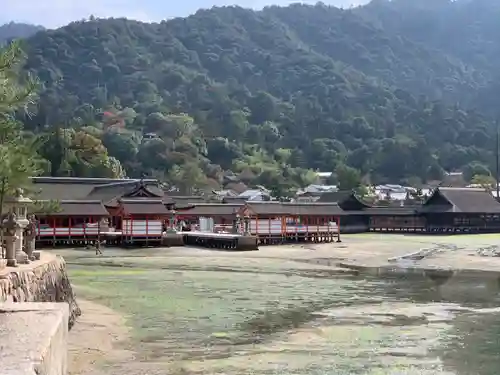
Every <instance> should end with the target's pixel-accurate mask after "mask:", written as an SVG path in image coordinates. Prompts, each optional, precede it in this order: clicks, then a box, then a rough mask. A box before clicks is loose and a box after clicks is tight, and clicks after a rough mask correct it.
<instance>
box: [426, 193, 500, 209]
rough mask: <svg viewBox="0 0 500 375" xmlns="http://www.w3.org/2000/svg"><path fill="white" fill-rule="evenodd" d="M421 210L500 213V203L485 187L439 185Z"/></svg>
mask: <svg viewBox="0 0 500 375" xmlns="http://www.w3.org/2000/svg"><path fill="white" fill-rule="evenodd" d="M421 211H422V212H463V213H486V214H488V213H494V214H500V203H498V202H497V200H496V199H495V198H494V197H493V195H491V194H490V193H489V192H488V191H487V190H485V189H477V188H448V187H439V188H437V189H436V190H435V191H434V193H433V194H432V195H431V196H430V197H429V199H427V201H426V202H425V203H424V205H423V206H422V209H421Z"/></svg>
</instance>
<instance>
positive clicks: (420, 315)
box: [57, 236, 500, 375]
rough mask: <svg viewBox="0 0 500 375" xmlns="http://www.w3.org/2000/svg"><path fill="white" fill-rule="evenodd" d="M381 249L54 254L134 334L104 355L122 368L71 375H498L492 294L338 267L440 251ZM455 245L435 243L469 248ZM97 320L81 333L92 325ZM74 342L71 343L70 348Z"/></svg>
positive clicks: (360, 244) (361, 242) (348, 243)
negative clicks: (119, 352)
mask: <svg viewBox="0 0 500 375" xmlns="http://www.w3.org/2000/svg"><path fill="white" fill-rule="evenodd" d="M378 238H379V237H377V236H348V237H347V239H346V240H344V243H343V244H330V245H326V246H325V245H319V246H318V245H316V246H281V247H269V248H266V247H263V248H262V250H261V251H259V252H242V253H227V252H219V251H209V250H202V249H189V248H168V249H140V250H118V249H105V251H104V255H103V256H99V257H98V256H96V255H95V253H94V252H92V251H91V250H77V249H67V250H57V252H58V253H59V254H61V255H63V256H64V257H65V259H66V261H67V263H68V270H69V274H70V278H71V281H72V283H73V284H74V286H75V290H76V293H77V298H79V299H81V300H82V301H89V302H91V303H92V304H96V305H102V306H106V308H109V309H111V310H112V311H115V312H116V313H117V314H120V315H121V316H123V319H124V322H125V324H126V326H127V327H128V329H129V335H124V336H123V338H122V339H121V340H117V341H116V343H114V344H113V345H114V346H115V349H116V350H122V351H126V353H129V354H130V356H129V357H127V358H126V359H125V357H123V356H122V357H120V356H115V357H113V356H110V357H108V358H103V359H102V360H99V361H95V363H93V364H90V365H89V368H88V372H87V373H86V372H85V371H83V370H81V369H80V370H79V372H78V374H96V375H97V374H99V375H100V374H103V375H104V374H113V375H114V374H123V373H127V374H130V375H135V374H137V375H139V374H165V373H169V374H254V375H255V374H256V375H259V374H263V375H264V374H266V375H267V374H310V375H313V374H339V375H340V374H394V375H396V374H398V375H399V374H411V375H413V374H415V375H416V374H419V375H421V374H424V375H425V374H460V375H462V374H463V375H472V374H474V375H490V374H491V375H494V374H495V375H496V374H497V369H498V368H500V356H499V354H500V345H498V343H499V342H500V309H497V307H498V306H500V297H499V294H498V286H497V287H496V289H495V288H493V289H492V288H491V287H488V284H487V283H486V284H485V283H482V282H480V281H477V282H473V283H471V282H470V280H469V281H467V280H452V281H450V282H449V283H447V284H445V285H437V284H436V283H435V282H434V281H432V280H430V279H426V278H421V277H391V278H388V277H386V278H375V277H370V276H364V275H355V274H352V273H350V272H348V271H347V270H345V269H339V268H337V267H336V266H335V264H336V263H337V262H338V261H342V260H345V259H346V257H347V254H350V256H351V258H352V259H355V258H357V259H362V260H364V261H365V260H366V259H368V258H369V259H371V261H373V260H374V258H373V256H375V255H377V254H378V256H380V255H381V254H382V255H383V256H384V257H385V258H387V257H389V256H394V255H395V254H396V253H398V252H399V253H401V252H409V251H410V250H413V249H415V248H418V247H419V246H424V245H425V246H426V244H427V243H431V242H432V241H436V240H435V238H434V239H432V240H427V239H426V238H424V237H419V238H414V237H407V238H404V237H402V236H400V237H398V238H396V237H395V236H393V237H384V239H380V240H378V241H379V242H378V243H377V239H378ZM464 239H465V237H455V238H451V239H450V238H441V239H439V241H441V243H448V244H449V243H453V241H455V242H456V243H461V244H464V243H465V244H466V245H464V246H465V247H466V248H469V247H471V246H472V245H471V244H472V243H473V242H474V241H470V240H464ZM469 241H470V244H469ZM483 241H485V242H488V241H490V242H492V241H493V240H492V238H490V237H488V238H485V237H483ZM495 241H496V239H495ZM474 243H475V244H476V245H477V243H478V241H477V238H476V241H475V242H474ZM328 246H330V248H329V247H328ZM460 246H462V245H460ZM335 247H336V251H334V250H333V248H335ZM395 247H399V250H398V249H395ZM370 248H376V249H377V251H375V250H373V251H371V252H369V249H370ZM468 251H469V250H468ZM370 257H372V258H370ZM450 290H452V291H453V292H450ZM84 315H85V311H84ZM94 315H95V316H92V317H88V320H90V321H93V322H94V323H95V324H99V319H100V316H99V313H97V312H96V313H95V314H94ZM81 331H82V330H80V331H78V330H77V331H76V332H75V333H73V332H72V333H71V334H70V335H73V340H74V341H78V337H75V336H78V335H81V334H82V332H81ZM96 345H97V344H96ZM89 346H91V343H89ZM75 356H78V350H75ZM71 370H72V369H71V368H70V371H71ZM73 373H74V374H76V373H77V372H75V371H74V372H73Z"/></svg>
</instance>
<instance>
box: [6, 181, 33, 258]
mask: <svg viewBox="0 0 500 375" xmlns="http://www.w3.org/2000/svg"><path fill="white" fill-rule="evenodd" d="M32 203H33V201H32V200H31V199H29V198H25V197H23V190H22V189H17V190H16V194H15V195H14V196H13V197H7V199H6V200H5V205H6V207H8V208H9V211H10V212H11V213H13V214H14V215H10V217H11V219H12V218H14V220H15V222H16V232H15V236H16V241H15V244H14V251H15V259H16V260H17V262H18V263H29V258H28V255H27V254H26V253H25V252H24V251H23V244H24V239H23V238H24V236H23V234H24V229H25V228H26V227H27V226H28V224H29V223H30V220H29V219H28V217H27V215H28V207H29V206H30V205H31V204H32Z"/></svg>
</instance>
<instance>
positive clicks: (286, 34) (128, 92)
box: [25, 0, 500, 193]
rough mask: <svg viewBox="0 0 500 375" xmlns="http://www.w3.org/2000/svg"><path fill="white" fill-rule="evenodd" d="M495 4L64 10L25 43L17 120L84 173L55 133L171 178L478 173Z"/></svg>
mask: <svg viewBox="0 0 500 375" xmlns="http://www.w3.org/2000/svg"><path fill="white" fill-rule="evenodd" d="M415 3H418V4H419V5H418V6H417V5H415ZM465 15H468V17H466V16H465ZM499 15H500V14H499V7H498V5H496V3H494V1H493V0H489V1H487V0H471V1H465V0H462V1H460V0H459V1H448V0H439V1H438V0H432V1H430V0H425V1H422V0H420V1H418V2H415V1H410V0H393V1H384V0H376V1H373V2H372V3H371V4H369V5H368V6H365V7H361V8H355V9H349V10H341V9H337V8H334V7H328V6H325V5H323V4H318V5H316V6H306V5H292V6H290V7H287V8H279V7H269V8H266V9H264V10H263V11H259V12H256V11H251V10H246V9H242V8H238V7H224V8H213V9H211V10H202V11H199V12H197V13H196V14H195V15H193V16H191V17H188V18H184V19H180V18H179V19H173V20H170V21H167V22H162V23H160V24H146V23H141V22H136V21H130V20H124V19H108V20H99V19H91V20H88V21H85V22H75V23H72V24H70V25H68V26H66V27H63V28H61V29H58V30H54V31H46V32H40V33H38V34H36V35H34V36H33V37H31V38H29V39H28V40H27V42H26V43H25V48H26V51H27V54H28V60H27V65H26V68H27V69H28V70H29V71H30V72H32V73H34V74H36V75H37V76H38V77H39V78H40V80H41V82H43V88H42V92H41V98H40V102H39V105H38V107H37V110H36V113H35V115H34V116H33V117H31V118H27V119H25V123H26V126H27V129H28V130H30V131H32V132H48V139H49V140H50V142H49V143H48V145H47V147H46V150H45V158H46V159H49V160H51V163H50V166H49V167H48V168H47V172H46V173H51V174H53V175H59V174H77V175H82V174H83V175H88V174H95V173H97V172H95V169H89V170H81V169H78V168H77V169H75V168H72V167H71V165H70V163H69V162H68V161H67V160H65V158H66V156H65V154H64V152H63V150H68V149H70V150H78V149H81V148H85V147H87V146H86V145H85V142H86V141H85V139H80V140H79V141H78V142H80V144H79V145H78V144H77V145H74V144H73V145H70V143H71V142H73V141H70V140H69V139H70V138H71V137H72V136H68V134H69V133H71V132H73V133H75V132H80V133H82V134H87V135H89V136H90V137H91V138H92V139H93V142H96V141H97V142H98V143H99V144H95V145H94V146H95V147H97V149H98V150H99V152H101V153H106V155H109V156H110V157H114V158H116V159H118V160H119V161H120V162H121V164H122V166H123V167H124V169H125V171H126V173H127V174H128V175H131V176H137V175H140V174H144V173H145V174H148V175H154V176H160V177H161V178H164V179H166V180H167V181H169V182H171V183H172V184H175V185H176V186H178V185H190V184H194V185H196V186H203V185H206V184H210V185H211V186H216V185H217V184H219V183H220V182H221V178H222V174H223V172H224V171H227V170H232V171H234V172H237V173H239V172H243V174H244V175H245V176H246V177H247V179H248V180H251V181H252V182H253V183H259V184H266V185H269V186H271V187H273V188H275V189H276V190H279V191H280V192H281V193H283V192H284V191H286V190H288V189H289V188H291V187H293V186H298V185H300V184H303V183H306V182H308V181H309V180H310V178H311V174H310V173H308V172H307V170H308V169H320V170H323V171H338V172H339V174H342V175H345V173H344V172H346V171H348V172H349V173H348V174H350V175H351V176H356V175H357V174H358V172H359V175H360V176H364V177H366V179H367V180H368V179H370V180H371V181H372V182H383V181H386V182H387V181H392V182H397V181H404V180H407V179H412V180H413V181H415V180H416V178H418V179H420V180H422V181H425V180H429V179H436V178H439V177H440V176H441V175H442V173H443V170H456V169H464V170H466V171H468V172H469V174H471V173H473V172H471V171H476V172H477V171H482V173H488V167H491V166H492V165H494V162H493V161H494V157H493V153H492V150H494V139H495V137H494V133H495V127H494V125H493V117H492V115H493V113H494V112H495V111H494V110H495V109H496V106H495V105H494V98H492V97H491V96H490V95H488V94H486V93H492V92H493V93H494V92H495V87H496V84H497V73H496V72H495V62H496V61H500V59H498V58H499V57H500V51H499V48H500V43H498V42H499V38H500V33H498V31H499V30H498V29H499V28H500V26H498V25H499V24H498V22H497V20H498V19H500V18H499V17H498V16H499ZM493 20H496V21H495V22H493ZM434 36H435V37H434ZM457 37H459V38H461V39H460V40H456V39H455V38H457ZM447 38H448V39H447ZM484 95H486V97H487V98H488V99H489V100H490V101H489V102H486V101H484V100H481V99H480V98H481V97H482V96H484ZM478 103H479V104H480V105H481V106H478ZM67 129H72V130H67ZM75 129H76V130H75ZM68 132H69V133H68ZM73 133H72V134H73ZM63 135H64V136H63ZM68 137H69V138H68ZM73 138H74V136H73ZM73 138H71V139H73ZM51 142H52V143H51ZM78 142H77V143H78ZM97 149H96V150H97ZM103 160H104V159H103ZM350 168H354V169H355V170H353V169H350ZM115 169H116V168H115ZM105 170H109V168H108V169H105ZM340 172H343V173H340ZM186 187H187V186H186Z"/></svg>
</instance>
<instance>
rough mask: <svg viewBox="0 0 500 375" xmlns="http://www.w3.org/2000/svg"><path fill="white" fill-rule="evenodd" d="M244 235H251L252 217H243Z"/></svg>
mask: <svg viewBox="0 0 500 375" xmlns="http://www.w3.org/2000/svg"><path fill="white" fill-rule="evenodd" d="M243 234H244V235H245V236H249V235H250V216H248V215H245V216H244V217H243Z"/></svg>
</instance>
